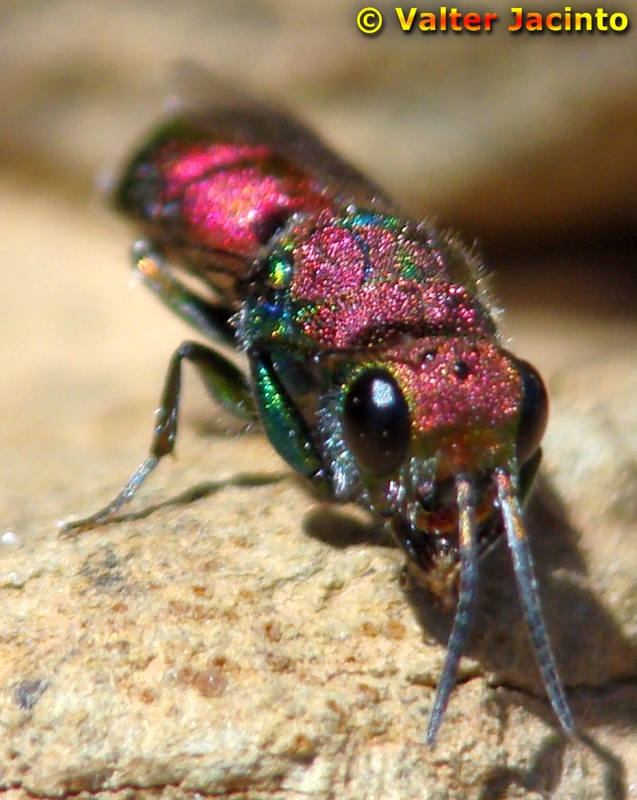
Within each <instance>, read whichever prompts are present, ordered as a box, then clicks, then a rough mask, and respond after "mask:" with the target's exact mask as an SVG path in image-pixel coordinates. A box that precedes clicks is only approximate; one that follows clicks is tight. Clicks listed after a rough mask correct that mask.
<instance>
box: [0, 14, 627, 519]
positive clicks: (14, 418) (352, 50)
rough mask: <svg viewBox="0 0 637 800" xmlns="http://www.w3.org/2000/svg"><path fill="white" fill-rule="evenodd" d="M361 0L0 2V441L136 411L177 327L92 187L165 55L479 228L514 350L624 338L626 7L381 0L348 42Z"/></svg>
mask: <svg viewBox="0 0 637 800" xmlns="http://www.w3.org/2000/svg"><path fill="white" fill-rule="evenodd" d="M365 4H366V3H359V4H353V3H349V2H345V3H344V2H342V0H321V2H318V1H315V2H306V3H298V2H293V0H237V2H234V3H222V2H213V1H212V0H179V2H177V1H176V0H174V1H172V0H163V1H162V0H155V2H153V3H148V2H143V1H142V0H138V1H136V0H126V1H123V0H103V1H100V0H92V2H86V0H57V1H56V2H51V1H50V0H20V2H16V1H12V0H3V2H0V75H1V79H0V108H1V109H2V113H1V114H0V219H1V222H0V226H1V228H2V236H1V237H0V255H1V259H0V293H1V294H0V296H1V297H2V304H1V308H0V326H1V327H0V333H1V334H2V335H1V336H0V365H1V367H0V395H1V397H2V400H1V403H2V408H3V409H4V411H3V416H4V418H5V419H7V420H9V421H10V422H9V424H5V426H4V437H5V444H10V443H13V445H15V446H16V447H17V448H19V449H20V448H21V449H23V448H24V445H25V442H27V441H36V440H37V443H38V448H39V449H40V450H41V449H42V446H43V444H46V446H47V447H48V446H50V447H53V445H54V444H55V443H56V442H57V443H58V444H59V440H60V437H61V438H62V439H63V440H64V441H65V442H67V443H68V442H69V441H71V442H74V443H75V444H78V443H80V442H81V443H82V446H84V445H85V444H86V441H87V440H86V437H87V436H90V437H91V436H92V437H96V436H98V433H96V431H97V430H98V429H99V430H102V429H104V426H105V425H106V422H104V421H105V420H106V421H109V420H110V422H111V423H112V424H117V422H116V420H118V419H120V417H121V416H122V414H123V409H124V408H128V409H129V410H131V412H132V413H133V411H134V416H136V417H137V413H138V412H139V417H138V419H139V418H141V417H142V415H143V414H144V413H147V412H145V411H142V409H152V407H153V405H152V404H153V402H154V400H155V397H156V395H157V393H158V391H159V385H160V382H161V378H162V375H163V370H164V365H165V363H166V361H167V358H168V356H169V353H170V352H171V351H172V349H173V348H174V347H175V346H176V345H177V344H178V343H179V341H180V340H181V339H183V338H184V337H185V336H187V335H188V333H187V332H186V329H185V328H184V327H183V326H182V325H181V323H180V322H179V321H177V320H175V319H172V318H171V317H170V315H169V314H167V313H166V312H165V311H164V310H163V309H161V308H160V307H159V306H158V304H156V302H155V301H154V300H153V298H151V297H148V296H146V294H145V293H144V292H142V291H139V290H132V289H131V288H130V287H129V281H128V275H127V265H128V251H129V247H130V243H131V242H132V239H133V235H132V233H131V232H130V231H129V230H127V228H126V226H125V225H123V224H122V223H121V222H119V221H118V220H116V219H115V218H114V217H113V215H112V214H111V213H110V212H109V211H108V210H106V209H105V208H104V207H103V202H102V198H101V192H102V189H103V187H104V186H105V185H107V183H108V176H109V174H110V175H112V174H114V170H116V169H117V164H118V163H119V162H120V161H121V159H122V158H123V157H124V156H125V154H126V152H127V151H128V150H129V149H130V147H131V145H132V144H133V143H135V142H137V141H139V139H140V136H142V134H143V132H144V131H145V130H146V129H147V128H148V126H149V125H150V124H151V123H152V121H153V120H155V119H157V118H158V117H159V116H161V114H162V113H163V110H164V109H165V107H166V106H165V101H166V96H167V93H168V92H169V79H168V76H169V73H170V65H171V64H173V63H174V62H175V61H178V60H181V59H188V60H192V61H194V62H196V63H198V64H201V65H202V66H204V67H206V68H208V69H210V70H212V71H214V72H216V73H217V74H219V75H220V76H221V77H223V78H226V79H229V80H230V81H232V82H234V83H236V84H237V85H238V86H240V87H243V88H245V89H247V90H248V91H250V92H252V93H254V94H255V95H256V96H258V97H260V98H272V99H273V100H274V101H276V102H279V103H283V104H284V105H285V106H287V107H289V108H290V109H292V110H293V111H294V112H296V113H297V114H298V115H299V116H301V117H302V118H304V119H305V120H307V121H308V122H310V123H311V124H312V125H313V126H314V127H315V128H316V129H317V130H318V131H319V132H320V133H321V134H322V135H323V136H324V138H326V139H327V140H328V141H329V142H331V143H332V144H333V145H334V147H335V149H337V150H338V151H339V152H340V153H342V154H343V155H345V156H346V157H347V158H348V159H350V160H351V161H352V162H354V163H355V164H356V165H358V166H359V167H360V168H361V169H362V170H364V171H366V172H367V173H368V174H369V175H370V176H371V177H372V178H373V179H375V180H376V181H377V182H378V183H379V184H381V185H382V186H384V187H385V188H386V189H387V190H388V191H389V192H390V193H391V194H392V195H394V196H395V198H396V199H397V200H398V201H399V202H401V203H402V204H403V205H404V206H405V207H406V208H407V209H408V210H409V212H410V213H411V214H412V216H413V217H414V218H416V219H418V218H421V217H423V216H424V215H429V216H432V217H433V218H434V219H436V220H437V221H438V224H439V225H440V226H441V227H445V228H446V227H450V228H452V229H454V230H456V231H459V232H460V233H461V234H462V236H463V237H464V239H465V240H466V241H468V242H469V243H471V242H474V241H475V242H477V244H478V247H479V248H480V249H481V250H482V252H483V253H484V254H485V260H486V261H487V264H488V266H489V268H490V269H491V270H492V271H493V272H494V274H495V281H494V284H495V290H496V296H497V297H498V298H499V299H500V301H501V304H502V305H503V306H504V307H505V308H506V309H507V312H508V313H507V316H506V317H505V332H506V334H507V335H508V336H511V337H512V340H513V342H512V346H513V347H514V348H515V349H516V350H517V352H518V353H520V354H521V355H523V356H525V357H527V358H529V359H530V360H532V361H534V362H536V363H537V365H538V366H539V368H540V369H541V370H543V371H544V372H545V373H546V374H547V375H548V376H549V378H550V375H551V374H553V373H554V372H556V371H558V370H560V369H562V368H563V367H568V366H570V365H577V364H580V365H581V364H586V363H587V362H589V361H593V360H596V359H602V360H603V359H606V358H607V357H608V356H609V355H610V354H612V353H617V352H633V351H634V350H635V347H636V345H637V321H636V319H635V301H636V299H637V279H636V271H635V243H636V240H637V235H636V232H635V231H636V224H637V205H636V202H635V186H636V185H637V42H636V39H635V36H636V35H637V34H636V29H637V2H635V0H622V4H621V7H620V6H619V5H618V6H617V7H613V8H608V9H606V10H607V11H621V12H623V13H626V14H627V15H628V17H629V19H630V25H629V28H628V30H627V31H626V32H625V33H623V34H616V33H612V32H607V33H602V32H593V33H580V34H576V33H562V34H552V33H549V32H544V33H542V34H530V33H522V34H519V35H513V34H511V33H509V32H508V31H507V28H506V26H507V25H508V24H509V19H510V17H511V14H510V11H509V6H508V5H505V4H503V3H502V2H499V0H482V2H481V4H480V5H479V6H476V5H475V3H474V4H472V5H471V4H469V5H466V6H463V7H462V8H461V10H463V11H471V10H472V11H479V12H482V13H484V12H486V11H490V12H493V11H497V12H499V14H500V20H499V22H498V23H497V24H496V26H495V30H494V31H493V33H491V34H490V35H489V34H484V33H481V34H470V33H467V32H464V33H462V34H456V33H452V32H448V33H446V34H443V33H437V34H435V35H431V34H430V35H424V34H422V33H421V32H420V31H418V30H415V31H414V32H413V33H411V34H410V35H405V34H403V33H401V32H400V29H399V26H398V23H397V19H396V14H395V12H394V11H393V9H392V7H389V6H380V8H381V10H382V11H383V13H384V14H385V17H386V20H385V26H384V29H383V31H382V32H381V33H380V35H377V36H365V35H363V34H362V33H360V32H359V31H358V29H357V27H356V15H357V12H358V11H359V10H360V9H361V8H362V6H363V5H365ZM573 8H574V10H575V11H577V10H578V9H577V8H576V7H575V6H573ZM437 9H438V6H436V7H435V8H434V7H431V8H429V7H427V8H425V7H423V8H422V9H419V11H420V10H437ZM527 10H536V11H545V12H549V11H558V12H559V11H562V10H563V6H561V5H560V4H559V3H557V2H556V3H554V4H550V3H547V2H539V3H535V5H534V6H533V9H530V7H529V9H527ZM136 404H139V409H138V408H137V405H136ZM143 418H144V419H146V417H143ZM113 420H115V422H113ZM149 421H150V420H149ZM98 422H99V423H100V424H98ZM102 423H104V424H102ZM122 424H123V423H122ZM140 427H141V426H140ZM91 431H92V433H91ZM140 436H141V439H140V442H141V441H145V436H146V430H145V428H144V430H143V431H142V433H141V434H140ZM102 437H103V435H102ZM120 438H121V437H120ZM101 441H102V442H103V443H105V444H108V445H109V446H115V445H114V444H113V443H114V442H117V441H118V437H117V435H116V434H114V433H113V430H112V429H111V430H110V432H109V434H108V441H107V442H106V440H105V439H104V438H102V439H101ZM120 446H121V448H122V449H126V450H127V452H128V453H130V450H131V447H132V445H131V444H130V443H129V442H128V441H125V442H123V443H121V445H120ZM7 452H8V451H7ZM14 467H15V459H12V463H11V465H10V468H14ZM23 473H24V474H25V475H26V474H28V475H29V480H33V479H34V475H35V474H36V473H37V470H34V469H33V468H32V467H28V468H27V467H26V466H25V467H24V470H23ZM7 503H9V501H8V500H7Z"/></svg>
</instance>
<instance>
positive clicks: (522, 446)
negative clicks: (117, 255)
mask: <svg viewBox="0 0 637 800" xmlns="http://www.w3.org/2000/svg"><path fill="white" fill-rule="evenodd" d="M513 363H514V364H515V366H516V368H517V370H518V372H519V374H520V377H521V379H522V408H521V410H520V421H519V423H518V435H517V451H518V463H519V464H524V463H525V462H526V461H528V460H529V458H531V456H532V455H533V454H534V453H535V451H536V450H537V449H538V447H539V446H540V442H541V441H542V436H544V431H545V430H546V423H547V422H548V418H549V399H548V395H547V393H546V387H545V386H544V381H543V380H542V378H541V377H540V375H539V373H538V371H537V370H536V369H535V367H532V366H531V365H530V364H529V363H528V361H522V359H519V358H513Z"/></svg>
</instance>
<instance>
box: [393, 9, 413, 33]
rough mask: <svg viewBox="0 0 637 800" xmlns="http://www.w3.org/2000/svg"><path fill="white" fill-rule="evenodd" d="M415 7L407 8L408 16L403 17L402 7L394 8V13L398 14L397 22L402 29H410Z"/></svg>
mask: <svg viewBox="0 0 637 800" xmlns="http://www.w3.org/2000/svg"><path fill="white" fill-rule="evenodd" d="M417 10H418V9H417V8H410V9H409V16H408V17H405V12H404V11H403V10H402V8H397V9H396V14H397V15H398V22H400V27H401V28H402V29H403V30H404V31H410V30H411V26H412V25H413V24H414V17H415V16H416V11H417Z"/></svg>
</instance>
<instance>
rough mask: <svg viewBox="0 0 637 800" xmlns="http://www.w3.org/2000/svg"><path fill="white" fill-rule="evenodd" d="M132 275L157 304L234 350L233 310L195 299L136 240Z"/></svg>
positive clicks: (150, 250)
mask: <svg viewBox="0 0 637 800" xmlns="http://www.w3.org/2000/svg"><path fill="white" fill-rule="evenodd" d="M133 272H134V274H135V275H136V276H137V277H138V278H140V280H141V281H142V283H143V284H144V285H145V286H146V287H147V288H148V289H150V291H151V292H152V293H153V294H154V295H156V296H157V297H158V298H159V299H160V300H161V302H162V303H163V304H164V305H165V306H166V307H167V308H169V309H170V310H171V311H172V312H174V313H175V314H177V316H178V317H180V318H181V319H183V320H184V322H187V323H188V324H189V325H192V326H193V328H195V330H197V331H199V333H201V334H202V335H203V336H206V337H207V338H208V339H212V340H213V341H217V342H219V343H220V344H226V345H230V346H232V347H236V340H235V331H234V328H233V327H232V325H231V324H230V317H232V315H233V314H234V309H232V308H228V307H227V306H223V305H219V306H217V305H213V304H212V303H208V302H206V301H205V300H203V299H202V298H201V297H198V296H197V295H196V294H195V293H194V292H192V291H191V290H190V289H188V288H187V287H186V286H185V285H184V284H183V283H181V282H180V281H178V280H177V279H176V278H174V277H173V275H171V273H170V271H169V270H168V269H167V268H166V265H165V263H164V259H163V257H162V255H161V253H160V252H158V251H157V250H154V249H153V246H152V244H151V242H148V241H146V240H144V239H140V240H139V241H138V242H136V243H135V246H134V248H133Z"/></svg>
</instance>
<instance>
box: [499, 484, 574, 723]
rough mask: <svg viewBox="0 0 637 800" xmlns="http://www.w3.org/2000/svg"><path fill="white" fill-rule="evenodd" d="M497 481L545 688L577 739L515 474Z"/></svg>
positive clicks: (520, 593) (512, 555)
mask: <svg viewBox="0 0 637 800" xmlns="http://www.w3.org/2000/svg"><path fill="white" fill-rule="evenodd" d="M495 480H496V485H497V489H498V500H499V501H500V508H501V509H502V520H503V522H504V528H505V531H506V537H507V543H508V545H509V550H510V551H511V557H512V559H513V570H514V572H515V579H516V581H517V584H518V593H519V596H520V600H521V601H522V607H523V609H524V616H525V618H526V623H527V625H528V626H529V631H530V634H531V639H532V641H533V647H534V649H535V655H536V656H537V660H538V662H539V665H540V672H541V674H542V680H543V681H544V687H545V688H546V692H547V694H548V698H549V700H550V701H551V705H552V706H553V710H554V711H555V714H556V716H557V718H558V720H559V721H560V725H561V726H562V728H563V729H564V730H565V731H566V733H568V734H569V735H570V736H575V723H574V721H573V716H572V714H571V709H570V708H569V705H568V700H567V699H566V695H565V693H564V687H563V686H562V681H561V680H560V676H559V674H558V672H557V665H556V663H555V656H554V655H553V651H552V649H551V643H550V641H549V637H548V634H547V632H546V623H545V622H544V616H543V614H542V607H541V605H540V596H539V594H538V590H537V580H536V578H535V570H534V568H533V558H532V557H531V550H530V548H529V542H528V538H527V535H526V531H525V528H524V522H523V520H522V509H521V506H520V501H519V499H518V495H517V491H516V487H515V484H514V481H513V478H512V476H511V473H510V472H508V471H507V470H505V469H497V470H496V472H495Z"/></svg>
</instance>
